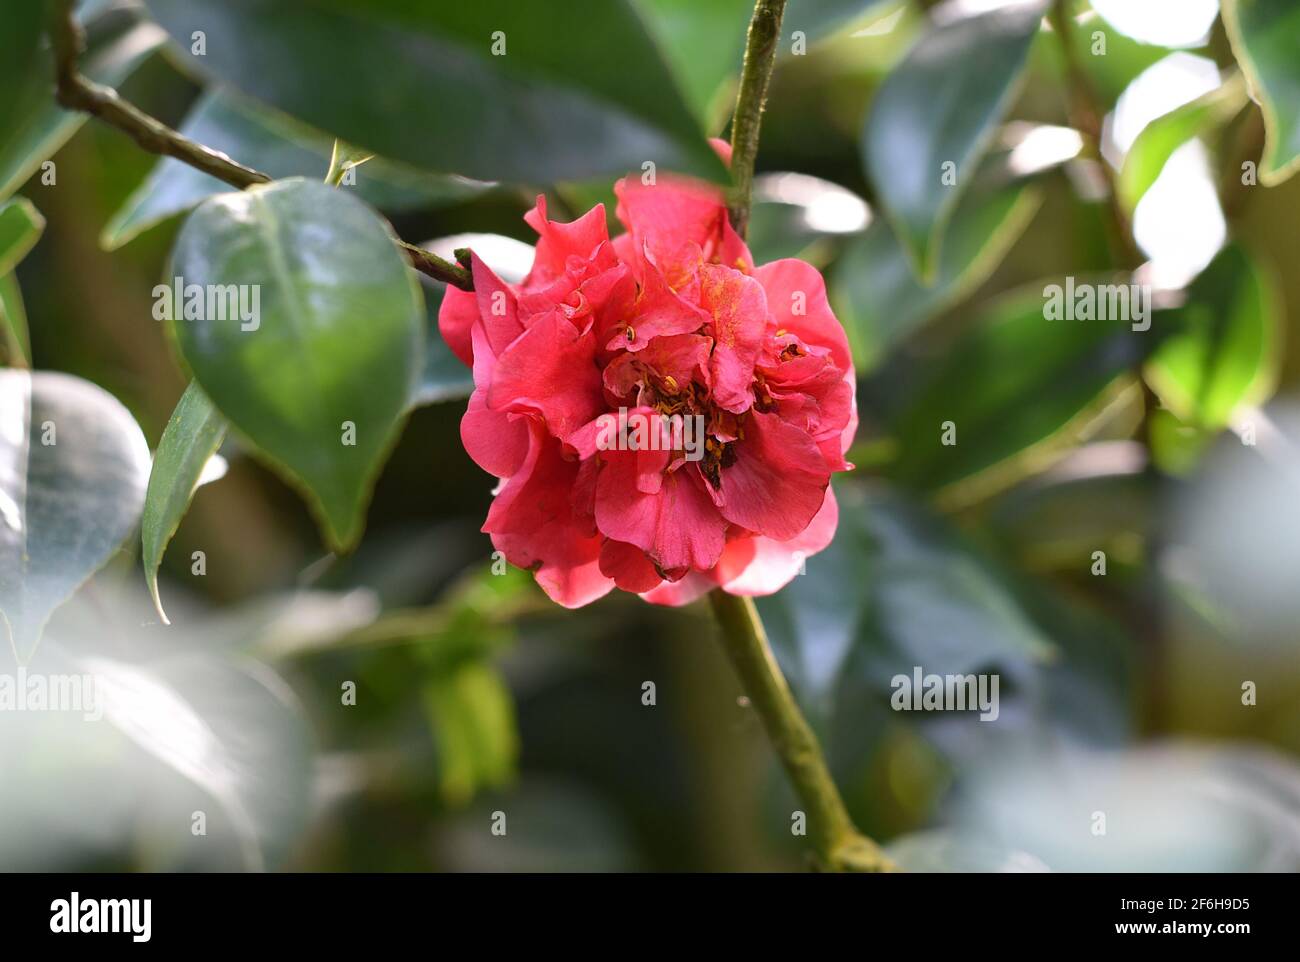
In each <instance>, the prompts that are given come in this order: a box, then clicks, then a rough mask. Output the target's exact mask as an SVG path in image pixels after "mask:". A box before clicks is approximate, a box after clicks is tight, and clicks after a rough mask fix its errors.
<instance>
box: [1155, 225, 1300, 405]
mask: <svg viewBox="0 0 1300 962" xmlns="http://www.w3.org/2000/svg"><path fill="white" fill-rule="evenodd" d="M1171 316H1172V317H1173V318H1175V319H1176V321H1177V324H1178V328H1179V333H1178V334H1176V335H1174V336H1172V337H1170V338H1169V339H1168V340H1166V341H1165V342H1164V343H1163V344H1161V346H1160V349H1159V350H1158V351H1156V352H1155V354H1154V355H1152V357H1151V359H1150V361H1149V362H1148V363H1147V367H1146V377H1147V380H1148V382H1149V383H1150V384H1151V386H1152V388H1153V389H1154V390H1155V391H1156V393H1157V394H1158V395H1159V396H1160V400H1161V401H1162V402H1164V404H1165V405H1166V406H1167V407H1168V408H1169V409H1170V410H1171V411H1173V413H1174V414H1176V415H1177V416H1178V417H1179V418H1181V419H1182V420H1184V421H1187V422H1189V423H1190V424H1192V425H1194V426H1196V427H1200V428H1208V429H1216V428H1222V427H1224V426H1225V425H1227V424H1228V423H1229V422H1230V421H1231V419H1232V415H1233V412H1234V411H1236V410H1237V409H1238V408H1239V407H1240V406H1242V405H1252V404H1259V403H1261V402H1263V401H1264V400H1266V399H1267V398H1268V396H1269V394H1271V393H1272V390H1273V386H1274V383H1275V381H1276V378H1277V370H1278V366H1279V360H1280V359H1279V358H1278V357H1277V353H1276V352H1277V348H1278V343H1279V336H1280V322H1281V301H1280V296H1279V294H1278V291H1277V288H1276V284H1275V283H1274V281H1273V279H1272V277H1271V276H1270V275H1269V274H1268V272H1267V271H1265V270H1264V269H1263V268H1262V267H1261V266H1260V265H1259V264H1258V263H1256V261H1255V260H1254V259H1253V258H1252V257H1251V256H1250V255H1249V254H1248V253H1247V252H1246V251H1245V250H1244V249H1243V248H1241V247H1239V246H1235V245H1234V246H1230V247H1226V248H1224V249H1223V250H1222V251H1221V252H1220V253H1219V255H1218V256H1217V257H1216V258H1215V259H1214V260H1213V261H1212V262H1211V263H1210V266H1209V267H1207V268H1206V269H1205V271H1204V272H1203V273H1202V274H1201V275H1200V276H1199V277H1198V278H1197V279H1196V280H1195V281H1194V282H1193V283H1192V285H1191V287H1190V288H1189V289H1188V291H1187V303H1186V304H1184V305H1183V306H1182V307H1181V308H1179V309H1178V310H1177V311H1174V312H1171Z"/></svg>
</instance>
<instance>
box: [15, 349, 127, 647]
mask: <svg viewBox="0 0 1300 962" xmlns="http://www.w3.org/2000/svg"><path fill="white" fill-rule="evenodd" d="M148 475H149V448H148V446H147V445H146V444H145V440H144V435H143V434H141V432H140V428H139V426H138V425H137V424H136V423H135V419H134V418H133V417H132V416H131V413H130V412H129V411H127V409H126V408H124V407H123V406H122V405H121V403H120V402H119V401H118V400H117V399H116V398H114V397H113V396H112V395H111V394H109V393H108V392H106V391H104V390H103V389H102V388H99V387H96V386H95V385H94V384H91V383H89V382H88V381H83V380H81V379H80V378H75V377H71V376H70V375H67V374H56V373H50V372H40V373H36V374H31V373H29V372H27V371H14V370H0V616H2V617H3V621H4V623H5V624H6V625H7V627H8V633H9V637H10V640H11V642H12V644H13V646H14V650H15V652H16V653H17V655H18V657H19V659H20V660H26V659H27V658H28V657H29V656H30V655H31V653H32V651H33V650H34V649H35V647H36V644H37V642H38V641H39V640H40V636H41V632H42V631H43V630H44V628H45V623H46V621H47V620H48V619H49V617H50V613H51V612H52V611H53V610H54V609H55V608H56V607H58V606H59V605H60V604H62V603H63V602H64V601H66V600H67V599H68V597H69V596H70V595H71V594H72V592H73V591H75V590H76V588H77V587H78V586H79V585H80V584H81V583H82V582H84V581H85V580H86V579H87V578H89V577H90V576H91V575H92V574H93V573H94V572H95V571H97V570H98V569H99V568H100V567H101V566H102V565H103V564H104V563H105V562H106V561H108V559H109V558H110V557H112V556H113V554H114V553H115V552H116V551H117V549H118V548H119V547H121V545H122V542H124V541H125V540H126V539H127V536H128V535H129V534H130V533H131V532H132V530H134V528H135V525H136V522H137V521H138V520H139V518H140V509H141V507H142V505H143V503H144V491H145V482H146V479H147V478H148Z"/></svg>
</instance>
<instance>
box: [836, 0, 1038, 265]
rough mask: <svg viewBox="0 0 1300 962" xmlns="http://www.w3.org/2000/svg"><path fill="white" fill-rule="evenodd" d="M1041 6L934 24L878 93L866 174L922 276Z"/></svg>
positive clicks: (999, 111)
mask: <svg viewBox="0 0 1300 962" xmlns="http://www.w3.org/2000/svg"><path fill="white" fill-rule="evenodd" d="M1043 9H1044V4H1043V3H1041V2H1032V3H1029V4H1026V5H1019V6H1012V7H1006V8H1003V9H999V10H994V11H992V12H989V13H985V14H980V15H977V16H973V17H967V18H965V19H962V20H958V21H955V22H953V23H949V24H945V25H943V26H938V27H933V28H932V29H931V30H930V31H929V32H928V33H927V34H926V35H925V36H923V37H922V38H921V40H920V41H919V42H918V43H917V44H916V46H915V47H913V48H912V50H911V51H910V52H909V53H908V54H907V56H906V57H905V58H904V59H903V61H902V63H900V64H899V65H898V66H897V67H896V68H894V70H893V72H891V73H890V75H889V76H888V77H887V78H886V79H885V82H884V84H882V85H881V88H880V90H879V91H877V93H876V98H875V102H874V103H873V104H872V106H871V110H870V113H869V114H868V116H867V122H866V125H865V126H864V128H863V132H862V158H863V162H864V164H865V170H866V174H867V177H868V179H869V180H870V181H871V183H872V184H874V185H875V188H876V194H877V197H878V199H879V201H880V204H881V206H882V207H883V208H884V210H885V213H886V215H887V216H888V218H889V221H890V224H891V225H892V226H893V228H894V231H895V232H896V233H897V234H898V237H899V240H900V241H901V242H902V244H903V248H904V250H906V251H907V253H908V256H909V257H910V258H911V259H912V262H913V265H914V267H915V269H916V272H917V273H918V274H919V275H920V276H922V277H923V278H925V279H929V278H931V277H932V276H933V274H934V272H935V270H936V268H937V259H938V252H939V249H940V245H941V241H942V236H943V232H944V229H945V227H946V226H947V223H948V220H949V218H950V217H951V215H952V212H953V210H954V209H955V208H956V206H957V201H958V199H959V198H960V196H961V194H962V192H963V191H964V190H965V189H966V187H967V186H968V182H969V181H971V180H973V179H974V175H975V173H976V169H977V166H978V162H979V159H980V156H981V155H982V154H983V152H984V149H985V147H986V146H987V145H988V142H989V139H990V137H991V136H992V133H993V128H994V125H995V124H997V123H998V121H999V120H1000V119H1001V118H1002V115H1003V114H1004V113H1005V112H1006V110H1007V108H1008V107H1009V105H1010V103H1011V98H1012V95H1013V93H1014V89H1015V85H1016V81H1017V79H1018V78H1019V77H1020V74H1021V70H1022V68H1023V67H1024V64H1025V58H1026V57H1027V55H1028V53H1029V47H1030V44H1031V42H1032V41H1033V39H1034V35H1035V34H1036V33H1037V32H1038V24H1039V21H1040V20H1041V18H1042V13H1043Z"/></svg>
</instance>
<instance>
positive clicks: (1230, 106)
mask: <svg viewBox="0 0 1300 962" xmlns="http://www.w3.org/2000/svg"><path fill="white" fill-rule="evenodd" d="M1245 105H1246V85H1245V83H1244V82H1243V81H1242V79H1241V78H1240V77H1239V76H1238V77H1233V78H1232V79H1230V80H1229V81H1227V82H1226V83H1224V84H1223V85H1222V86H1220V87H1218V88H1216V89H1214V90H1211V91H1210V92H1209V93H1207V94H1205V95H1204V96H1202V97H1198V98H1196V99H1195V100H1193V101H1191V102H1190V103H1186V104H1183V105H1182V106H1181V107H1178V108H1177V109H1175V110H1172V111H1170V112H1169V113H1167V114H1165V115H1164V116H1163V117H1157V118H1156V119H1155V120H1153V121H1151V123H1149V124H1147V125H1146V127H1144V128H1143V129H1142V132H1141V133H1140V134H1138V137H1137V140H1135V141H1134V142H1133V146H1132V147H1130V148H1129V151H1128V154H1127V155H1125V157H1124V166H1123V167H1122V168H1120V172H1119V181H1118V183H1117V184H1116V194H1118V196H1119V199H1120V203H1122V204H1123V205H1124V209H1125V210H1127V211H1128V212H1129V213H1130V214H1132V213H1133V210H1134V209H1135V208H1136V207H1137V205H1138V201H1140V200H1141V199H1142V195H1143V194H1145V193H1146V192H1147V190H1148V189H1149V188H1150V187H1151V185H1152V184H1154V183H1155V182H1156V178H1157V177H1159V176H1160V172H1161V171H1162V170H1164V169H1165V163H1166V162H1167V161H1168V160H1169V158H1170V157H1171V156H1172V155H1173V153H1174V151H1176V150H1177V149H1178V148H1179V147H1181V146H1182V145H1183V144H1185V143H1186V142H1187V141H1189V140H1191V139H1192V138H1193V137H1196V136H1198V135H1200V134H1201V133H1203V132H1204V131H1206V130H1210V129H1212V128H1214V127H1217V126H1218V125H1219V124H1221V123H1224V122H1225V121H1227V120H1229V119H1231V118H1232V117H1233V116H1234V115H1236V113H1237V112H1238V111H1239V110H1241V108H1242V107H1244V106H1245Z"/></svg>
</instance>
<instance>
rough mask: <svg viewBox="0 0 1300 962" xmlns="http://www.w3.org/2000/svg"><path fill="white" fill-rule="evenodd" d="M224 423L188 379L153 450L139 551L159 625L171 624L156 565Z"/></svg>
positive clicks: (174, 530)
mask: <svg viewBox="0 0 1300 962" xmlns="http://www.w3.org/2000/svg"><path fill="white" fill-rule="evenodd" d="M227 427H228V425H227V423H226V419H225V418H223V417H222V416H221V414H220V413H219V412H218V411H217V409H216V408H215V407H213V405H212V402H211V401H209V400H208V397H207V395H206V394H204V393H203V390H202V389H201V388H200V387H199V386H198V384H197V383H195V382H191V383H190V386H189V387H188V388H186V390H185V393H184V394H182V395H181V399H180V401H179V403H177V405H176V410H175V411H173V412H172V416H171V419H170V420H169V421H168V422H167V427H166V428H164V429H163V435H162V439H161V440H159V442H158V450H157V451H155V452H154V456H153V470H152V471H150V473H149V488H148V491H147V492H146V493H145V499H144V517H143V518H142V519H141V524H140V529H141V531H140V534H141V542H142V544H143V546H144V552H143V555H142V558H141V560H142V561H143V562H144V578H145V583H146V584H147V585H148V586H149V595H150V597H152V598H153V603H154V608H156V609H157V611H158V616H159V617H160V618H161V619H162V620H163V624H170V623H171V622H169V621H168V620H167V613H166V612H165V611H163V606H162V601H161V600H160V599H159V597H158V566H159V565H160V564H162V559H163V553H164V552H165V551H166V550H167V544H168V542H170V541H171V539H172V535H174V534H175V533H176V529H177V528H178V527H179V526H180V523H181V518H183V517H184V516H185V512H186V510H188V509H189V506H190V499H191V498H192V497H193V496H194V490H195V488H196V487H197V486H198V483H199V476H200V475H202V473H203V468H204V467H205V466H206V465H207V463H208V461H209V459H210V458H211V457H212V455H213V454H215V453H216V451H217V448H218V447H220V446H221V441H222V439H223V438H224V437H225V436H226V428H227Z"/></svg>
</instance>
